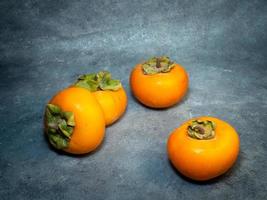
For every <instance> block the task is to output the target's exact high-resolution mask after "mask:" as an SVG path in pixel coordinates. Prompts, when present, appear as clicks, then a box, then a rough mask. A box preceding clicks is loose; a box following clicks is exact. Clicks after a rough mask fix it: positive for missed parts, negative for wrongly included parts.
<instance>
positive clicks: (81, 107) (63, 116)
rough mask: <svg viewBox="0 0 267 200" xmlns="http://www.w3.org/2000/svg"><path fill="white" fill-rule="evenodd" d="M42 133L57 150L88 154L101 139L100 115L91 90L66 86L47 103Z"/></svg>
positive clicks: (102, 116)
mask: <svg viewBox="0 0 267 200" xmlns="http://www.w3.org/2000/svg"><path fill="white" fill-rule="evenodd" d="M45 132H46V134H47V136H48V140H49V142H50V143H51V144H52V146H54V147H55V148H57V149H61V150H64V151H66V152H69V153H73V154H84V153H88V152H91V151H93V150H95V149H96V148H97V147H98V146H99V145H100V144H101V142H102V140H103V138H104V134H105V119H104V114H103V111H102V109H101V107H100V105H99V103H98V102H97V100H96V99H95V97H94V96H93V95H92V94H91V92H89V91H88V90H86V89H84V88H76V87H70V88H66V89H63V90H62V91H60V92H58V93H57V94H56V95H55V96H54V97H53V98H52V99H51V100H50V102H49V103H48V104H47V107H46V112H45Z"/></svg>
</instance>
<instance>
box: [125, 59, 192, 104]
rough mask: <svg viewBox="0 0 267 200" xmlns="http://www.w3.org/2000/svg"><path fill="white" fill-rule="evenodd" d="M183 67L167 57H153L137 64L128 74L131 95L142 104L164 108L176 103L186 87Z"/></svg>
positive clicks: (186, 82) (183, 94) (186, 80)
mask: <svg viewBox="0 0 267 200" xmlns="http://www.w3.org/2000/svg"><path fill="white" fill-rule="evenodd" d="M188 84H189V80H188V75H187V73H186V71H185V69H184V68H183V67H182V66H181V65H179V64H177V63H174V62H172V61H170V60H169V58H168V57H154V58H151V59H149V60H148V61H146V62H144V63H142V64H137V65H136V67H135V68H134V69H133V70H132V72H131V75H130V86H131V90H132V92H133V95H134V96H135V97H136V98H137V99H138V100H139V101H140V102H141V103H143V104H144V105H146V106H148V107H152V108H166V107H170V106H172V105H174V104H176V103H178V102H179V101H180V100H181V99H182V98H183V97H184V96H185V94H186V92H187V89H188Z"/></svg>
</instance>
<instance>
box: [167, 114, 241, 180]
mask: <svg viewBox="0 0 267 200" xmlns="http://www.w3.org/2000/svg"><path fill="white" fill-rule="evenodd" d="M167 151H168V156H169V159H170V161H171V163H172V164H173V165H174V167H175V168H176V169H177V170H178V171H179V172H180V173H181V174H183V175H185V176H186V177H188V178H191V179H193V180H198V181H205V180H209V179H212V178H215V177H217V176H220V175H222V174H223V173H225V172H226V171H227V170H228V169H230V168H231V167H232V165H233V164H234V162H235V161H236V159H237V157H238V153H239V137H238V134H237V132H236V131H235V129H234V128H233V127H232V126H231V125H229V124H228V123H227V122H225V121H222V120H220V119H217V118H214V117H207V116H203V117H198V118H194V119H190V120H188V121H187V122H185V123H184V124H182V125H181V126H180V127H179V128H177V129H176V130H174V131H173V133H172V134H171V135H170V136H169V139H168V143H167Z"/></svg>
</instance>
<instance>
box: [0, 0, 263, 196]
mask: <svg viewBox="0 0 267 200" xmlns="http://www.w3.org/2000/svg"><path fill="white" fill-rule="evenodd" d="M0 16H1V18H0V98H1V99H0V102H1V103H0V122H1V127H0V199H3V200H4V199H12V200H17V199H19V200H20V199H53V200H56V199H93V200H98V199H108V200H113V199H114V200H115V199H138V200H139V199H159V200H162V199H167V200H170V199H228V200H230V199H233V200H236V199H242V200H245V199H265V198H266V195H267V192H266V191H267V171H266V167H267V166H266V165H267V161H266V158H267V144H266V142H267V133H266V130H267V123H266V120H267V33H266V32H267V3H266V1H264V0H262V1H249V0H248V1H237V0H216V1H208V0H199V1H175V0H169V1H166V0H165V1H160V0H158V1H152V0H147V1H141V0H139V1H136V0H125V1H116V0H113V1H104V0H91V1H86V0H79V1H71V0H70V1H64V0H59V1H55V0H47V1H42V0H24V1H19V0H18V1H12V0H9V1H7V0H2V1H1V2H0ZM162 54H164V55H169V56H170V57H171V58H172V59H173V60H175V61H177V62H178V63H180V64H182V65H183V66H184V67H185V68H186V70H187V71H188V72H189V75H190V91H189V93H188V95H187V97H186V98H185V99H184V101H182V102H181V103H180V104H178V105H177V106H174V107H172V108H169V109H167V110H153V109H148V108H146V107H143V106H142V105H140V104H139V103H138V102H136V101H135V100H134V98H133V97H132V96H131V93H130V89H129V85H128V80H129V77H128V75H129V73H130V71H131V69H132V67H133V66H134V65H135V64H136V63H138V62H140V61H142V60H144V59H147V58H149V57H151V56H153V55H162ZM100 69H105V70H109V71H111V72H112V73H113V75H114V77H116V78H119V79H121V80H122V83H123V85H124V86H125V88H126V90H127V93H128V98H129V105H128V109H127V112H126V114H125V115H124V117H123V118H122V119H121V120H120V121H119V122H118V123H116V124H114V125H113V126H111V127H108V128H107V130H106V137H105V141H104V143H103V144H102V146H101V148H99V149H98V151H96V152H94V153H92V154H89V155H86V156H82V157H75V156H69V155H65V154H61V153H58V152H56V151H54V150H53V149H51V148H50V147H49V145H48V144H47V142H46V140H45V137H44V135H43V125H42V120H43V111H44V107H45V104H46V102H47V101H48V100H49V98H51V96H52V95H53V94H54V93H55V92H57V91H58V90H60V89H62V88H64V87H67V86H68V85H69V84H70V83H72V82H73V81H74V80H75V78H76V77H77V75H80V74H82V73H87V72H96V71H98V70H100ZM199 115H212V116H216V117H219V118H222V119H224V120H226V121H228V122H229V123H231V124H232V125H233V126H234V127H235V128H236V129H237V131H238V133H239V135H240V139H241V152H240V156H239V159H238V161H237V163H236V164H235V166H234V167H233V168H232V170H231V171H229V172H228V173H227V174H225V175H224V176H222V177H220V178H218V179H215V180H213V181H210V182H206V183H197V182H192V181H189V180H188V179H185V178H183V177H182V176H180V175H179V174H178V173H177V172H176V170H174V169H173V167H172V166H171V165H170V163H169V161H168V159H167V155H166V141H167V138H168V136H169V133H170V132H171V131H172V130H173V129H174V128H175V127H177V126H179V125H180V124H181V123H182V122H183V121H185V120H187V119H189V118H191V117H195V116H199Z"/></svg>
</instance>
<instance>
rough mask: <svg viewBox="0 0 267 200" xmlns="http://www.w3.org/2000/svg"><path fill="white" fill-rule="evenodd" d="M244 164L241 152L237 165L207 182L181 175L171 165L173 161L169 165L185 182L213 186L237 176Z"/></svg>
mask: <svg viewBox="0 0 267 200" xmlns="http://www.w3.org/2000/svg"><path fill="white" fill-rule="evenodd" d="M242 162H243V156H242V153H241V152H240V154H239V156H238V158H237V160H236V162H235V164H234V165H233V166H232V167H231V168H230V169H229V170H228V171H227V172H225V173H224V174H222V175H220V176H217V177H215V178H212V179H210V180H207V181H196V180H193V179H191V178H188V177H186V176H185V175H183V174H181V173H180V172H179V171H178V170H177V169H176V168H175V167H174V165H173V164H172V163H171V161H170V160H168V164H169V166H170V168H171V169H172V170H173V172H174V173H175V174H177V176H179V177H181V178H182V179H183V180H184V181H187V182H190V183H192V184H195V185H211V184H215V183H218V182H220V181H226V180H227V179H229V178H230V177H231V176H233V175H234V174H237V171H238V170H239V169H240V167H241V163H242Z"/></svg>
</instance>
